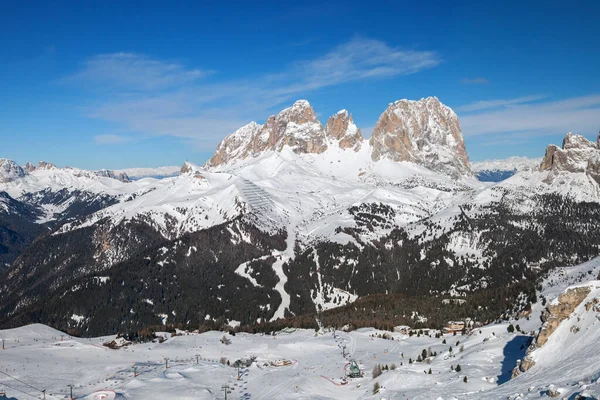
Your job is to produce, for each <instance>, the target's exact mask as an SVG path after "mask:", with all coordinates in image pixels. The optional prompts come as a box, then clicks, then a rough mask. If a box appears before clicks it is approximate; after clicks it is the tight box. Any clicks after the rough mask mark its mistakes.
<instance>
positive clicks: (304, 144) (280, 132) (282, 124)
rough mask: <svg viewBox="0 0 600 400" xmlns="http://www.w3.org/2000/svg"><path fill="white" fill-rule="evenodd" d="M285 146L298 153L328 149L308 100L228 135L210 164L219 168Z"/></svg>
mask: <svg viewBox="0 0 600 400" xmlns="http://www.w3.org/2000/svg"><path fill="white" fill-rule="evenodd" d="M285 146H289V147H290V148H292V150H293V151H294V152H296V153H322V152H323V151H325V150H326V149H327V144H326V137H325V132H324V130H323V126H322V125H321V123H320V122H319V120H318V119H317V116H316V115H315V112H314V110H313V108H312V106H311V105H310V104H309V102H308V101H306V100H298V101H296V102H295V103H294V104H293V105H292V106H291V107H288V108H286V109H284V110H282V111H281V112H280V113H279V114H276V115H272V116H270V117H269V118H268V119H267V122H266V123H265V124H264V125H262V126H261V125H258V124H256V123H255V122H251V123H250V124H248V125H245V126H243V127H242V128H240V129H238V130H237V131H235V132H234V133H232V134H231V135H229V136H227V137H226V138H225V139H224V140H223V141H222V142H221V143H219V145H218V146H217V150H216V152H215V154H214V155H213V156H212V157H211V159H210V160H209V161H208V162H207V166H209V167H216V166H219V165H221V164H227V163H229V162H232V161H234V160H243V159H246V158H247V157H253V156H257V155H259V154H262V153H263V152H266V151H281V150H282V149H283V148H284V147H285Z"/></svg>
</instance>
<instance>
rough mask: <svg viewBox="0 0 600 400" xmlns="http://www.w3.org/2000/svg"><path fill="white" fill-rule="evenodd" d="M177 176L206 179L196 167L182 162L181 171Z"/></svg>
mask: <svg viewBox="0 0 600 400" xmlns="http://www.w3.org/2000/svg"><path fill="white" fill-rule="evenodd" d="M179 175H192V176H194V177H195V178H197V179H206V178H205V177H204V175H202V173H201V171H200V168H199V167H198V166H197V165H194V164H192V163H190V162H187V161H186V162H184V163H183V165H182V166H181V170H179Z"/></svg>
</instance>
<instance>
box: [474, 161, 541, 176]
mask: <svg viewBox="0 0 600 400" xmlns="http://www.w3.org/2000/svg"><path fill="white" fill-rule="evenodd" d="M541 162H542V158H528V157H509V158H506V159H500V160H484V161H476V162H471V168H472V169H473V171H474V172H475V173H476V174H477V179H479V180H480V181H482V182H500V181H503V180H505V179H508V178H510V177H511V176H513V175H514V174H516V173H517V172H520V171H534V170H536V169H538V168H539V166H540V164H541Z"/></svg>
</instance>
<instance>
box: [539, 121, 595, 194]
mask: <svg viewBox="0 0 600 400" xmlns="http://www.w3.org/2000/svg"><path fill="white" fill-rule="evenodd" d="M540 170H542V171H551V172H552V173H551V174H550V175H549V177H548V180H549V181H552V180H553V178H554V176H555V175H557V174H560V173H561V172H574V173H576V172H580V173H586V174H587V175H588V176H590V177H591V178H593V179H594V180H596V182H598V183H600V135H598V139H597V140H596V143H594V142H591V141H589V140H587V139H586V138H585V137H583V136H581V135H574V134H573V133H571V132H569V133H567V135H566V136H565V138H564V140H563V143H562V146H561V147H558V146H556V145H554V144H551V145H549V146H548V147H547V148H546V154H545V156H544V158H543V160H542V163H541V164H540Z"/></svg>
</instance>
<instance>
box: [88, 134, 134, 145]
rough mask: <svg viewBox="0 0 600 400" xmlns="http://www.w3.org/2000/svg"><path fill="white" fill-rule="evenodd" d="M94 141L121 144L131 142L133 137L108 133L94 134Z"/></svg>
mask: <svg viewBox="0 0 600 400" xmlns="http://www.w3.org/2000/svg"><path fill="white" fill-rule="evenodd" d="M94 141H95V142H96V143H97V144H121V143H127V142H130V141H131V138H129V137H126V136H121V135H115V134H107V135H97V136H94Z"/></svg>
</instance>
